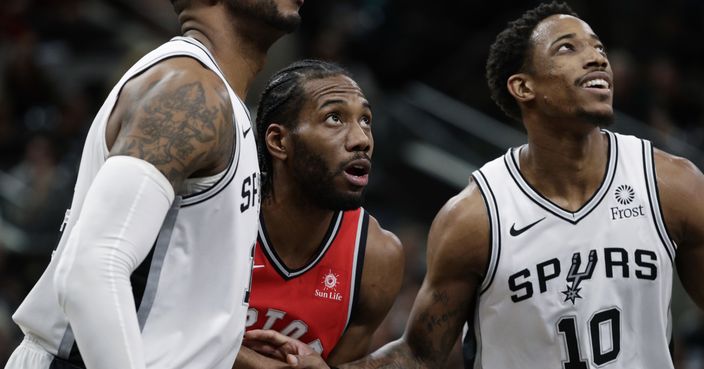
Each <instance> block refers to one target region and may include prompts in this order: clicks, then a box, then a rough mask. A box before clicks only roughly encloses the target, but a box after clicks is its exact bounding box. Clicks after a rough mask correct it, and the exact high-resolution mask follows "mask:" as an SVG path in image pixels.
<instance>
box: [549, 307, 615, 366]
mask: <svg viewBox="0 0 704 369" xmlns="http://www.w3.org/2000/svg"><path fill="white" fill-rule="evenodd" d="M604 325H608V328H609V331H610V332H611V347H606V348H605V349H603V348H602V344H604V342H602V341H601V338H602V336H601V328H602V326H604ZM557 332H558V333H559V334H561V335H562V337H563V338H564V339H565V344H566V345H567V350H566V352H567V361H564V362H562V367H563V368H564V369H587V368H589V366H588V365H587V361H586V360H584V359H583V358H582V354H581V351H580V342H579V339H578V335H577V321H576V319H575V317H574V316H565V317H562V318H560V320H559V321H558V322H557ZM589 337H590V338H591V346H592V357H593V361H594V364H596V365H597V366H602V365H604V364H606V363H608V362H610V361H613V360H616V358H617V357H618V353H619V352H620V351H621V312H620V311H619V310H618V309H617V308H611V309H607V310H602V311H600V312H598V313H596V314H594V315H593V316H592V317H591V319H589Z"/></svg>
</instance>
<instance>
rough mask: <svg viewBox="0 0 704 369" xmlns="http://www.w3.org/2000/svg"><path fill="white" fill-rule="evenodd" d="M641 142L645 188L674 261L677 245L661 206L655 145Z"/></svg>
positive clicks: (662, 238) (657, 224)
mask: <svg viewBox="0 0 704 369" xmlns="http://www.w3.org/2000/svg"><path fill="white" fill-rule="evenodd" d="M641 143H642V148H643V169H644V172H645V188H646V190H647V192H648V202H649V203H650V211H651V214H652V216H653V223H654V225H655V229H656V231H657V233H658V236H659V237H660V241H661V242H662V245H663V247H665V251H667V255H668V256H669V258H670V261H671V262H674V259H675V255H676V252H677V245H676V244H675V243H674V242H673V241H672V237H670V232H669V231H668V230H667V225H666V224H665V217H664V216H663V214H662V208H661V207H660V195H659V193H658V183H657V177H656V173H655V156H654V155H653V145H652V143H651V142H650V141H647V140H641Z"/></svg>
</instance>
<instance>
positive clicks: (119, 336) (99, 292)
mask: <svg viewBox="0 0 704 369" xmlns="http://www.w3.org/2000/svg"><path fill="white" fill-rule="evenodd" d="M172 201H173V190H172V189H171V185H170V184H169V182H168V181H167V180H166V178H165V177H164V176H163V175H162V174H161V173H159V172H158V171H157V170H156V169H155V168H154V167H153V166H151V165H149V164H147V163H146V162H144V161H141V160H138V159H134V158H119V159H116V158H111V159H109V160H108V161H107V162H106V164H105V165H104V166H103V168H101V170H100V171H99V172H98V174H97V176H96V178H95V180H94V182H93V184H92V185H91V188H90V190H89V191H88V194H87V196H86V199H85V202H84V204H83V206H82V209H81V213H80V218H79V219H78V221H77V223H76V225H75V226H74V228H73V229H72V230H71V234H70V236H69V239H68V242H67V243H66V245H65V246H64V248H63V250H62V252H61V255H60V257H61V259H60V261H59V263H58V266H57V270H56V274H55V275H54V285H55V288H56V292H57V298H58V302H59V305H60V306H61V307H62V308H63V310H64V313H65V314H66V317H67V318H68V320H69V322H70V324H71V328H72V330H73V333H74V335H75V337H76V342H77V343H78V346H79V347H80V350H81V355H82V357H83V360H84V362H85V364H86V366H87V367H88V368H91V369H107V368H110V369H112V368H115V369H118V368H119V369H142V368H144V367H145V362H144V352H143V347H142V337H141V332H140V328H139V322H138V319H137V313H136V309H135V302H134V298H133V295H132V286H131V284H130V275H131V274H132V272H133V271H134V270H135V269H136V267H137V266H138V265H139V263H141V262H142V260H144V258H145V257H146V255H147V254H148V253H149V250H150V249H151V246H152V245H153V244H154V241H155V239H156V237H157V235H158V233H159V229H160V228H161V225H162V222H163V220H164V218H165V216H166V213H167V211H168V210H169V208H170V205H171V202H172Z"/></svg>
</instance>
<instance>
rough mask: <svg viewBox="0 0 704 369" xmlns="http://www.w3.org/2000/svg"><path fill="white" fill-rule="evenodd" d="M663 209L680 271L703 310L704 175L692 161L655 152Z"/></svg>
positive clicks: (682, 278) (686, 287) (691, 293)
mask: <svg viewBox="0 0 704 369" xmlns="http://www.w3.org/2000/svg"><path fill="white" fill-rule="evenodd" d="M655 167H656V173H657V182H658V194H659V196H660V205H661V207H662V211H663V216H664V218H665V223H666V225H667V229H668V232H669V233H670V236H671V237H672V238H673V241H675V243H676V244H677V257H676V260H675V261H676V264H677V271H678V274H679V276H680V279H681V280H682V284H683V286H684V287H685V289H686V290H687V292H688V293H689V295H690V296H691V297H692V299H693V300H694V301H695V302H696V303H697V305H699V307H700V308H702V309H704V283H701V273H700V271H701V269H702V268H704V196H702V193H703V192H704V175H703V174H702V172H701V171H700V170H699V169H698V168H697V167H696V166H694V164H692V163H691V162H690V161H689V160H686V159H683V158H679V157H676V156H673V155H670V154H667V153H664V152H662V151H659V150H656V151H655Z"/></svg>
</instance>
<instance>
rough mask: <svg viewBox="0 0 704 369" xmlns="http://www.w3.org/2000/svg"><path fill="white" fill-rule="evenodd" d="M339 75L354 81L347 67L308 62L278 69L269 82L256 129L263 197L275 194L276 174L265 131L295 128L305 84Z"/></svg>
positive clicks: (260, 105) (260, 104)
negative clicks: (278, 125) (276, 127)
mask: <svg viewBox="0 0 704 369" xmlns="http://www.w3.org/2000/svg"><path fill="white" fill-rule="evenodd" d="M338 75H344V76H347V77H350V78H351V75H350V73H349V72H348V71H347V70H346V69H345V68H343V67H341V66H339V65H337V64H335V63H331V62H326V61H322V60H314V59H305V60H301V61H297V62H294V63H293V64H291V65H289V66H288V67H286V68H284V69H281V70H279V71H278V72H276V73H275V74H274V75H273V76H272V77H271V79H269V81H268V82H267V85H266V87H265V88H264V91H263V92H262V94H261V96H260V98H259V107H258V108H257V120H256V128H255V129H256V135H257V140H258V143H259V144H258V146H257V148H258V149H257V150H258V152H259V154H258V155H259V168H260V170H261V173H262V179H261V185H262V188H261V191H262V192H261V194H262V198H266V197H268V196H269V195H271V193H272V191H273V178H274V172H273V168H272V164H271V154H270V153H269V149H268V148H267V146H266V131H267V129H268V128H269V125H271V124H272V123H277V124H281V125H283V126H284V127H286V128H288V129H293V128H295V125H296V123H297V122H298V114H299V113H300V110H301V107H302V106H303V104H304V102H305V99H306V98H308V96H305V91H304V90H303V85H304V84H305V83H306V82H308V81H311V80H315V79H321V78H327V77H333V76H338Z"/></svg>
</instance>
